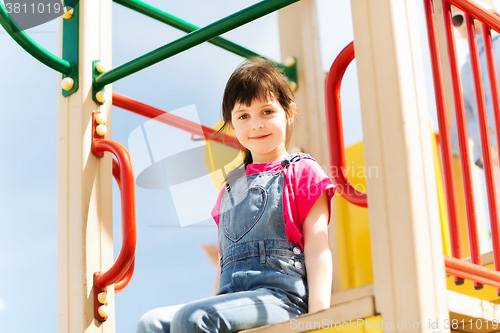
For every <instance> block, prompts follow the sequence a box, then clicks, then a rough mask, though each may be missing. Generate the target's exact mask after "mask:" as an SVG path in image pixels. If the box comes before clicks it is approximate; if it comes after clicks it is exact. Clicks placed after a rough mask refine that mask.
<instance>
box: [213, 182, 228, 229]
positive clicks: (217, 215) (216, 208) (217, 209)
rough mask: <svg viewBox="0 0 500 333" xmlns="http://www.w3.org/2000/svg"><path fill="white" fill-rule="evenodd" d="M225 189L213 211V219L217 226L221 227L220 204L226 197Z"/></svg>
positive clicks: (218, 197) (220, 193) (221, 192)
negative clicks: (223, 197) (224, 196)
mask: <svg viewBox="0 0 500 333" xmlns="http://www.w3.org/2000/svg"><path fill="white" fill-rule="evenodd" d="M224 191H225V188H224V187H223V188H222V190H221V191H220V192H219V195H218V196H217V201H216V202H215V206H214V208H213V209H212V217H213V218H214V221H215V224H217V226H219V210H220V202H221V200H222V196H223V195H224Z"/></svg>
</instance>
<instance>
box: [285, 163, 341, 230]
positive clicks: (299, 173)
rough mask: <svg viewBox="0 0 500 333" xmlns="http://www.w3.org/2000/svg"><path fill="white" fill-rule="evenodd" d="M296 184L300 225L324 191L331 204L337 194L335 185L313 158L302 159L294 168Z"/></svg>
mask: <svg viewBox="0 0 500 333" xmlns="http://www.w3.org/2000/svg"><path fill="white" fill-rule="evenodd" d="M294 186H295V196H296V197H295V201H296V203H297V210H298V214H299V221H300V222H299V223H300V225H302V224H303V223H304V220H305V219H306V216H307V214H308V213H309V211H310V210H311V207H312V206H313V205H314V203H315V202H316V200H317V199H318V198H319V197H320V196H321V194H323V192H324V191H327V195H328V202H329V204H330V205H331V201H332V198H333V196H334V194H335V185H333V184H332V182H331V181H330V178H328V176H327V175H326V173H325V171H324V170H323V169H322V168H321V167H320V166H319V164H318V163H317V162H316V161H313V160H311V159H302V160H300V163H297V167H296V168H295V169H294ZM328 223H330V220H328Z"/></svg>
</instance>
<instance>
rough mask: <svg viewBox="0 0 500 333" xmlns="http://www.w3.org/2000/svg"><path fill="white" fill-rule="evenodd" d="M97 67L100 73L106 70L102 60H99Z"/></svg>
mask: <svg viewBox="0 0 500 333" xmlns="http://www.w3.org/2000/svg"><path fill="white" fill-rule="evenodd" d="M95 69H96V71H98V72H99V73H103V72H105V71H106V66H105V65H104V64H103V63H102V61H99V62H98V63H96V64H95Z"/></svg>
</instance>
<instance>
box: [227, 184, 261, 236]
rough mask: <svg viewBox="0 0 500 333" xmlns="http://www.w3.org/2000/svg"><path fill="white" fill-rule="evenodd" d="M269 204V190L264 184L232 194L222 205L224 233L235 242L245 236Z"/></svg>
mask: <svg viewBox="0 0 500 333" xmlns="http://www.w3.org/2000/svg"><path fill="white" fill-rule="evenodd" d="M266 205H267V192H266V190H265V189H264V188H263V187H262V186H254V187H250V188H249V189H247V190H245V191H244V192H241V193H238V192H236V191H234V190H231V194H230V195H228V197H227V199H226V200H225V202H224V203H223V205H221V209H222V212H223V213H222V223H223V225H224V234H225V235H226V237H227V238H229V239H230V240H232V241H233V242H237V241H239V240H240V239H241V237H243V236H245V235H246V233H248V232H249V231H250V230H251V229H252V228H253V227H254V226H255V225H256V224H257V222H258V221H259V219H260V217H261V216H262V213H264V209H265V208H266Z"/></svg>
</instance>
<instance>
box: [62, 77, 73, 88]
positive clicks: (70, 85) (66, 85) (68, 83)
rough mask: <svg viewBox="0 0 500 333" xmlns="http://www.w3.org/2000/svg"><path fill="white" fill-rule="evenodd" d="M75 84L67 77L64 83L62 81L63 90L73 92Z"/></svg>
mask: <svg viewBox="0 0 500 333" xmlns="http://www.w3.org/2000/svg"><path fill="white" fill-rule="evenodd" d="M74 83H75V82H74V81H73V79H72V78H70V77H65V78H64V79H63V80H62V81H61V88H63V89H64V90H66V91H68V90H71V88H73V84H74Z"/></svg>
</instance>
